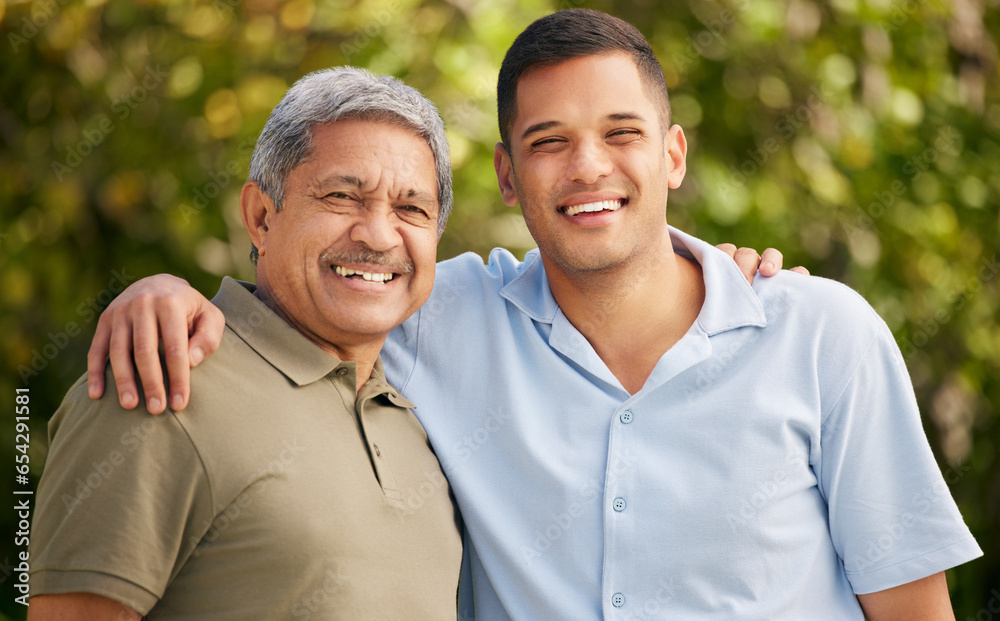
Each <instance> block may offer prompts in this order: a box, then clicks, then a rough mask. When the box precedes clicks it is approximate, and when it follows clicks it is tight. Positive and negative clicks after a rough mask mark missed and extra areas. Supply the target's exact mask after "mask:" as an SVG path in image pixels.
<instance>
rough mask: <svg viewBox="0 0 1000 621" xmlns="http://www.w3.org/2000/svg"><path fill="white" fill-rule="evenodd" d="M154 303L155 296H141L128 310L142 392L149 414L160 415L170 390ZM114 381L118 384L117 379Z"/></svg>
mask: <svg viewBox="0 0 1000 621" xmlns="http://www.w3.org/2000/svg"><path fill="white" fill-rule="evenodd" d="M155 303H156V298H155V297H154V296H153V294H150V293H142V294H139V295H137V296H135V298H134V299H133V300H132V302H131V304H130V306H129V308H130V310H131V313H130V318H131V320H132V346H133V355H134V356H135V366H136V368H137V369H138V370H139V379H140V381H141V382H142V391H143V393H145V395H146V410H147V411H149V413H150V414H160V413H162V412H163V411H164V410H165V409H166V407H167V390H166V388H165V386H164V382H163V369H162V367H161V366H160V348H159V344H160V334H159V322H158V320H157V314H156V307H155ZM186 366H187V365H185V367H186ZM185 370H186V368H185ZM115 381H116V382H117V381H118V376H117V375H115Z"/></svg>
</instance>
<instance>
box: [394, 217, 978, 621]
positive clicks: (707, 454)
mask: <svg viewBox="0 0 1000 621" xmlns="http://www.w3.org/2000/svg"><path fill="white" fill-rule="evenodd" d="M671 234H672V238H673V243H674V248H675V251H676V252H678V253H679V254H682V255H685V256H688V257H692V258H694V259H695V260H697V261H698V262H699V263H700V264H701V266H702V270H703V274H704V279H705V290H706V291H705V302H704V305H703V307H702V309H701V312H700V314H699V316H698V319H697V321H696V322H695V323H694V325H692V326H691V329H690V330H689V331H688V332H687V334H686V335H685V336H684V337H683V338H682V339H681V340H680V341H679V342H678V343H677V344H675V345H674V346H673V347H672V348H671V349H670V350H669V351H667V352H666V353H665V354H664V355H663V356H662V357H661V358H660V360H659V362H658V363H657V365H656V367H655V368H654V370H653V372H652V373H651V375H650V376H649V379H648V380H647V381H646V384H645V386H643V388H642V390H640V391H639V392H638V393H636V394H635V395H630V394H629V393H628V392H627V391H626V390H625V389H624V388H623V387H622V385H621V384H620V382H619V381H618V380H617V379H616V378H615V376H614V375H613V374H612V373H611V372H610V371H609V370H608V368H607V366H606V365H605V364H604V362H603V361H602V360H601V359H600V357H599V356H598V355H597V353H596V352H595V351H594V349H593V348H592V347H591V346H590V344H589V342H588V341H587V340H586V339H585V338H584V337H583V336H582V335H581V333H580V332H579V331H578V330H577V329H576V328H575V327H574V326H573V325H572V324H570V322H569V321H568V320H567V319H566V317H565V316H564V315H563V313H562V311H561V310H560V309H559V306H558V305H557V304H556V302H555V300H554V299H553V297H552V293H551V291H550V290H549V286H548V281H547V280H546V277H545V271H544V269H543V267H542V262H541V261H540V260H539V257H538V255H537V251H532V252H529V253H528V255H527V256H526V257H525V261H524V262H523V263H522V262H519V261H517V260H516V259H515V258H514V257H513V256H512V255H511V254H510V253H508V252H506V251H503V250H496V251H494V252H493V253H492V255H491V256H490V262H489V264H488V265H485V266H484V265H483V264H482V260H481V259H480V258H479V257H477V256H475V255H471V254H468V255H463V256H461V257H457V258H455V259H452V260H450V261H445V262H443V263H441V264H439V266H438V275H437V280H436V283H435V287H434V292H433V294H432V295H431V298H430V300H429V301H428V303H427V304H426V305H425V306H424V307H423V308H422V309H421V310H420V311H419V312H418V313H417V314H416V315H414V316H413V317H412V318H411V319H410V320H409V321H407V322H406V323H405V324H404V325H403V326H402V327H401V328H399V329H397V330H396V331H395V332H393V334H392V336H391V337H390V339H389V341H388V342H387V344H386V347H385V349H384V351H383V356H384V359H385V363H386V370H387V375H388V376H389V379H390V381H391V382H392V383H393V384H394V385H396V386H397V387H398V388H399V389H400V390H401V391H402V392H403V393H404V394H405V395H407V397H408V398H410V399H411V400H413V401H414V402H416V403H417V404H418V407H417V409H416V410H415V412H416V414H417V416H418V418H419V419H420V421H421V422H422V423H423V425H424V427H425V428H426V430H427V433H428V436H429V438H430V441H431V443H432V445H433V447H434V449H435V451H436V452H437V455H438V458H439V459H440V461H441V463H442V466H443V468H444V471H445V473H446V474H447V476H448V479H449V480H450V481H451V485H452V488H453V489H454V492H455V495H456V498H457V500H458V503H459V506H460V508H461V510H462V514H463V516H464V518H465V522H466V526H467V530H468V536H467V546H468V552H469V556H470V560H469V569H470V570H471V581H472V586H473V591H474V606H475V612H476V615H477V618H479V619H486V620H494V619H498V620H499V619H524V620H555V619H567V620H572V621H584V620H589V619H601V618H606V619H623V620H624V619H685V620H688V619H720V620H721V619H725V620H727V621H728V620H731V619H737V618H738V619H768V620H776V619H789V620H793V619H794V620H799V619H818V618H823V619H862V618H863V617H862V613H861V610H860V608H859V606H858V603H857V600H856V598H855V593H868V592H873V591H879V590H883V589H887V588H890V587H893V586H897V585H899V584H903V583H906V582H910V581H912V580H916V579H918V578H921V577H924V576H927V575H930V574H933V573H936V572H939V571H942V570H944V569H946V568H948V567H952V566H954V565H957V564H960V563H963V562H965V561H968V560H970V559H972V558H975V557H977V556H979V555H981V554H982V552H981V551H980V550H979V547H978V545H977V544H976V542H975V540H974V539H973V538H972V536H971V534H970V533H969V531H968V529H967V528H966V526H965V524H964V522H963V521H962V517H961V515H960V514H959V512H958V509H957V508H956V506H955V503H954V501H953V500H952V498H951V495H950V493H949V490H948V487H947V485H946V484H945V482H944V480H943V477H942V475H941V473H940V470H939V469H938V467H937V465H936V463H935V461H934V459H933V456H932V454H931V451H930V449H929V447H928V444H927V440H926V438H925V436H924V432H923V429H922V428H921V424H920V419H919V414H918V411H917V405H916V401H915V399H914V395H913V390H912V388H911V386H910V380H909V376H908V374H907V372H906V369H905V366H904V364H903V360H902V357H901V356H900V354H899V352H898V349H897V347H896V345H895V342H894V341H893V338H892V335H891V333H890V332H889V330H888V329H887V327H886V326H885V324H884V323H883V322H882V321H881V320H880V319H879V318H878V316H877V315H876V314H875V313H874V311H872V309H871V308H870V307H869V306H868V304H867V303H866V302H865V301H864V300H863V299H862V298H861V297H860V296H858V295H857V294H856V293H854V292H853V291H851V290H850V289H849V288H847V287H845V286H843V285H840V284H838V283H835V282H832V281H828V280H824V279H821V278H805V277H801V276H798V275H796V274H792V273H790V272H782V273H781V274H780V275H778V276H775V277H773V278H757V279H756V280H755V282H754V285H753V287H752V288H751V286H750V285H748V284H747V282H746V280H745V279H744V278H743V276H742V275H741V274H740V272H739V270H738V269H737V268H736V265H735V263H734V262H733V261H732V260H731V259H730V258H729V257H727V256H726V255H724V254H723V253H721V252H719V251H718V250H716V249H715V248H713V247H712V246H710V245H708V244H706V243H704V242H702V241H700V240H697V239H695V238H693V237H690V236H688V235H685V234H683V233H681V232H679V231H676V230H674V229H672V230H671ZM589 320H590V321H593V322H595V323H598V324H599V323H600V322H602V321H607V320H608V319H607V318H606V317H601V316H594V317H591V318H589ZM471 605H472V603H471V602H466V603H464V604H463V609H462V611H461V612H462V613H463V614H466V613H467V612H468V610H467V609H468V607H471Z"/></svg>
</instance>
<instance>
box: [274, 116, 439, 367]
mask: <svg viewBox="0 0 1000 621" xmlns="http://www.w3.org/2000/svg"><path fill="white" fill-rule="evenodd" d="M312 142H313V149H312V153H311V154H310V155H309V157H308V158H306V160H305V161H303V162H302V163H301V164H299V165H298V166H297V167H296V168H295V169H294V170H292V172H291V173H290V174H289V175H288V179H287V180H286V183H285V196H284V200H283V203H282V210H281V211H280V212H275V211H274V210H273V206H270V203H269V201H268V200H267V199H266V197H265V198H264V199H263V200H264V201H265V203H267V204H268V205H269V211H268V213H267V216H266V219H265V226H264V227H258V231H259V234H260V236H261V238H260V242H259V243H257V246H258V247H259V248H260V252H261V256H260V260H259V262H258V265H257V281H258V285H259V286H260V287H261V288H262V289H264V290H265V291H264V293H265V294H266V296H267V297H269V298H270V302H271V305H272V308H275V310H276V311H277V312H278V313H279V314H281V315H282V316H283V317H284V318H285V319H286V320H287V321H289V322H290V323H291V324H292V325H294V326H295V327H296V328H298V329H299V330H300V331H301V332H302V333H304V334H305V335H306V336H308V337H310V338H311V339H312V340H313V341H314V342H317V344H319V345H320V346H323V345H324V344H333V345H335V348H334V349H337V348H341V347H345V346H348V347H349V346H358V345H364V344H369V343H371V342H373V341H378V340H379V339H384V338H385V336H386V335H387V334H388V333H389V331H390V330H392V329H393V328H395V327H396V326H398V325H399V324H400V323H402V322H403V321H404V320H405V319H406V318H407V317H409V316H410V315H411V314H412V313H413V312H415V311H416V310H417V309H418V308H419V307H420V306H421V305H422V304H423V303H424V302H425V301H426V300H427V297H428V296H429V295H430V292H431V288H432V287H433V285H434V264H435V261H436V255H437V241H438V234H437V224H438V207H439V205H438V198H437V197H438V189H437V178H436V175H435V168H434V157H433V154H432V153H431V149H430V147H429V146H428V144H427V142H426V141H425V140H424V139H423V138H421V137H419V136H417V135H416V134H415V133H414V132H413V131H411V130H409V129H406V128H403V127H401V126H398V125H393V124H390V123H386V122H375V121H361V120H343V121H337V122H335V123H331V124H329V125H318V126H316V127H314V128H313V137H312Z"/></svg>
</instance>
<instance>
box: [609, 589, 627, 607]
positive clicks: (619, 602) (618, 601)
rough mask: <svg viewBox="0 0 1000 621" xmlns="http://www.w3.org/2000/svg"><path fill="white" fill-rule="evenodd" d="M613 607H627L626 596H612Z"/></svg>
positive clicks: (616, 594)
mask: <svg viewBox="0 0 1000 621" xmlns="http://www.w3.org/2000/svg"><path fill="white" fill-rule="evenodd" d="M611 605H612V606H614V607H615V608H621V607H622V606H624V605H625V596H624V595H622V594H621V593H615V594H614V595H612V596H611Z"/></svg>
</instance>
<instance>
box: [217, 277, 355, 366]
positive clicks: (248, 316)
mask: <svg viewBox="0 0 1000 621" xmlns="http://www.w3.org/2000/svg"><path fill="white" fill-rule="evenodd" d="M255 289H256V287H254V285H252V284H247V283H240V282H239V281H236V280H234V279H232V278H230V277H229V276H226V277H224V278H223V279H222V285H221V286H220V287H219V292H218V293H217V294H216V295H215V298H213V299H212V303H213V304H215V305H216V306H218V307H219V309H221V310H222V312H223V314H225V316H226V325H227V326H229V327H230V328H231V329H232V331H233V332H235V333H236V334H237V335H238V336H239V337H240V338H241V339H243V340H244V341H245V342H246V344H247V345H249V346H250V347H251V348H253V350H254V351H256V352H257V353H258V354H260V356H261V357H262V358H264V359H265V360H267V361H268V363H269V364H271V366H273V367H274V368H276V369H277V370H278V371H280V372H281V373H282V374H283V375H285V376H286V377H287V378H288V379H290V380H292V381H293V382H295V384H296V385H298V386H305V385H306V384H311V383H313V382H315V381H317V380H319V379H321V378H324V377H326V376H327V375H329V374H330V373H331V372H332V371H333V370H334V369H336V368H337V367H339V366H341V365H350V367H351V369H352V370H354V367H355V364H354V363H353V362H342V361H340V360H337V359H336V358H334V357H333V356H331V355H330V354H328V353H326V352H325V351H323V350H322V349H320V348H319V347H318V346H317V345H316V344H315V343H313V342H312V341H310V340H309V339H308V338H306V337H305V336H304V335H303V334H302V333H301V332H299V331H298V330H296V329H295V328H293V327H292V326H291V325H289V324H288V322H286V321H285V320H284V319H282V318H281V317H279V316H278V315H277V314H276V313H275V312H274V311H272V310H271V309H270V308H268V306H267V305H266V304H264V303H263V302H262V301H260V300H259V299H258V298H257V297H256V296H254V295H253V293H252V291H253V290H255Z"/></svg>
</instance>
